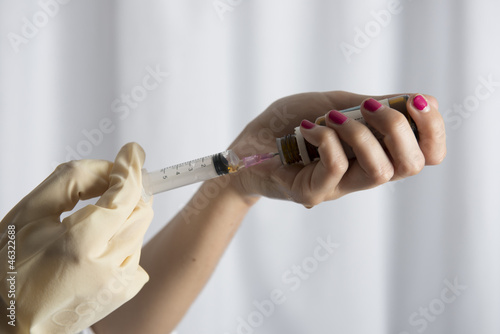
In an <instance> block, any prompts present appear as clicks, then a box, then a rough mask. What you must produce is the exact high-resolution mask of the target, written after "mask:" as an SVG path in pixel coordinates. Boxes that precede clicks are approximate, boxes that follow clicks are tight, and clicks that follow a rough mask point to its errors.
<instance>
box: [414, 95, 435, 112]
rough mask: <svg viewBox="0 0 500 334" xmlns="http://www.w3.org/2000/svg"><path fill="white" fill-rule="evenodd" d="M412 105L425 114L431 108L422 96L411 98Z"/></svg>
mask: <svg viewBox="0 0 500 334" xmlns="http://www.w3.org/2000/svg"><path fill="white" fill-rule="evenodd" d="M413 105H414V106H415V108H417V109H418V110H420V111H422V112H427V111H429V110H431V108H429V104H428V103H427V100H426V99H425V97H423V96H422V95H417V96H415V97H414V98H413Z"/></svg>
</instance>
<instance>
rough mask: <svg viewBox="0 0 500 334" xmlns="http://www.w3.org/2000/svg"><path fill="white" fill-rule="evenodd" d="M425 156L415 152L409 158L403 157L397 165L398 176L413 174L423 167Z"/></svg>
mask: <svg viewBox="0 0 500 334" xmlns="http://www.w3.org/2000/svg"><path fill="white" fill-rule="evenodd" d="M424 166H425V158H424V156H423V154H422V153H417V154H415V156H414V157H413V158H411V159H405V160H403V161H401V162H400V164H399V166H398V168H397V169H398V173H397V174H398V176H403V177H404V176H413V175H416V174H418V173H420V171H421V170H422V169H423V168H424Z"/></svg>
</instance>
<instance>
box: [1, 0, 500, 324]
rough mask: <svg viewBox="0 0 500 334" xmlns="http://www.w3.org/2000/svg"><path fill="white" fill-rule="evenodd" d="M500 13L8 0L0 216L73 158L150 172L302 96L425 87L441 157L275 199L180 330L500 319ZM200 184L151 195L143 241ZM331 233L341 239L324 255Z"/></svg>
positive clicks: (422, 5)
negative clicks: (132, 149)
mask: <svg viewBox="0 0 500 334" xmlns="http://www.w3.org/2000/svg"><path fill="white" fill-rule="evenodd" d="M499 12H500V3H499V2H498V1H493V0H476V1H472V0H453V1H452V0H440V1H433V0H415V1H411V0H400V1H396V0H376V1H367V0H365V1H363V0H357V1H320V0H313V1H304V0H302V1H300V0H286V1H285V0H278V1H264V0H220V1H212V0H210V1H200V0H198V1H180V0H178V1H154V0H142V1H131V0H123V1H97V0H93V1H81V0H72V1H69V2H68V1H62V0H61V3H59V2H55V1H49V0H41V1H40V2H38V1H18V0H1V2H0V145H1V158H0V159H1V161H0V186H1V187H0V216H2V217H3V216H4V215H5V214H6V213H7V212H8V210H9V209H10V208H12V207H13V206H14V205H15V204H16V203H17V202H18V201H19V200H20V199H21V198H22V197H23V196H25V195H26V194H27V193H28V192H29V191H30V190H31V189H33V188H34V187H35V186H36V185H37V184H39V183H40V182H41V181H42V180H43V179H44V178H45V177H46V176H47V175H48V174H49V173H50V172H51V171H52V170H53V169H54V167H55V166H56V165H57V164H59V163H62V162H64V161H67V160H71V159H77V158H92V159H108V160H113V159H114V157H115V155H116V153H117V152H118V150H119V148H120V147H121V146H122V145H123V144H125V143H127V142H129V141H136V142H138V143H140V144H141V145H142V146H143V147H144V149H145V151H146V154H147V158H146V164H145V167H146V168H148V169H149V170H156V169H159V168H161V167H165V166H168V165H171V164H174V163H178V162H182V161H186V160H190V159H193V158H197V157H201V156H204V155H208V154H212V153H215V152H219V151H223V150H224V149H226V147H227V146H228V145H229V144H230V142H231V141H232V140H233V139H234V138H235V137H236V136H237V135H238V133H239V132H240V131H241V130H242V129H243V128H244V126H245V125H246V124H247V123H248V122H249V121H251V120H252V119H253V118H254V117H255V116H257V115H258V114H259V113H261V112H262V111H263V110H264V109H265V108H266V107H267V106H268V105H269V104H270V103H272V102H273V101H274V100H276V99H278V98H281V97H283V96H286V95H290V94H295V93H300V92H307V91H327V90H347V91H352V92H356V93H363V94H374V95H375V94H388V93H398V92H422V93H428V94H432V95H434V96H436V97H437V98H438V100H439V103H440V111H441V112H442V113H443V115H444V117H445V121H446V126H447V135H448V137H447V138H448V156H447V158H446V159H445V161H444V163H443V164H441V165H439V166H436V167H427V168H425V169H424V171H422V172H421V173H420V174H419V175H417V176H414V177H411V178H409V179H406V180H404V181H399V182H395V183H390V184H386V185H383V186H381V187H378V188H377V189H373V190H369V191H364V192H359V193H354V194H351V195H348V196H346V197H343V198H341V199H339V200H336V201H334V202H328V203H323V204H321V205H319V206H317V207H315V208H314V209H312V210H306V209H304V208H303V207H302V206H300V205H297V204H294V203H288V202H284V201H274V200H269V199H263V200H261V201H260V202H259V203H258V204H257V205H256V206H255V207H254V208H253V209H252V210H251V212H250V213H249V215H248V216H247V217H246V219H245V220H244V222H243V224H242V227H241V229H240V230H239V232H238V234H237V235H236V237H235V239H234V240H233V241H232V243H231V245H230V247H229V249H228V250H227V252H226V253H225V255H224V257H223V258H222V260H221V262H220V264H219V266H218V267H217V270H216V272H215V274H214V275H213V276H212V278H211V279H210V281H209V283H208V285H207V286H206V288H205V289H204V290H203V292H202V294H201V295H200V296H199V298H198V299H197V300H196V302H195V303H194V305H193V306H192V308H191V309H190V310H189V312H188V314H187V315H186V316H185V318H184V319H183V321H182V322H181V323H180V325H179V326H178V328H177V329H176V331H175V332H176V333H177V334H204V333H217V334H225V333H228V334H229V333H245V334H248V333H288V334H293V333H297V334H298V333H316V334H320V333H360V334H361V333H372V334H375V333H381V334H382V333H396V334H413V333H454V334H460V333H463V334H469V333H484V334H495V333H500V317H499V315H500V260H499V258H500V209H499V206H500V205H499V204H500V190H499V189H500V187H499V186H500V176H499V175H500V173H499V170H500V155H499V148H498V144H499V143H500V131H499V125H500V43H499V42H498V35H499V33H500V21H498V13H499ZM150 73H156V75H155V76H152V77H153V78H155V80H150V81H148V82H147V84H148V85H147V87H145V84H144V82H143V81H144V78H146V77H147V76H148V75H151V74H150ZM145 88H147V89H145ZM127 96H129V98H128V100H127ZM325 112H326V111H325ZM298 122H300V120H299V121H297V123H298ZM99 133H100V135H99ZM198 186H199V185H192V186H188V187H184V188H182V189H178V190H174V191H171V192H168V193H165V194H161V195H157V196H156V197H155V202H154V210H155V218H154V221H153V223H152V225H151V227H150V229H149V231H148V235H147V239H149V238H150V237H151V236H153V235H154V234H155V233H156V232H157V231H159V230H160V229H161V228H162V227H163V226H164V225H165V224H166V223H167V222H168V221H169V220H170V219H171V218H172V217H173V216H174V214H175V213H176V212H177V211H178V210H179V209H180V208H182V206H183V205H184V204H185V203H186V202H187V201H188V200H189V198H190V197H191V195H192V194H193V193H194V192H195V190H196V189H197V187H198ZM79 207H80V206H79ZM318 240H331V241H332V242H335V243H337V244H338V248H337V249H335V251H334V252H333V253H332V254H330V255H329V257H328V258H327V259H326V260H325V261H323V262H318V261H315V260H313V258H314V249H315V247H317V246H318V245H319V244H320V243H319V241H318ZM158 265H159V266H162V265H165V264H164V263H158ZM295 266H301V268H305V269H307V271H304V270H305V269H304V270H303V271H302V273H299V272H298V271H297V270H296V268H297V267H295ZM294 268H295V269H294ZM277 290H278V291H281V292H282V295H281V298H280V302H281V303H280V304H274V303H273V306H272V307H270V306H269V303H266V302H265V301H266V300H271V297H272V294H273V293H276V291H277ZM273 291H274V292H273Z"/></svg>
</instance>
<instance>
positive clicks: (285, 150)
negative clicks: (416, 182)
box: [276, 95, 418, 165]
mask: <svg viewBox="0 0 500 334" xmlns="http://www.w3.org/2000/svg"><path fill="white" fill-rule="evenodd" d="M408 99H409V95H401V96H396V97H391V98H389V99H383V100H380V101H379V102H380V103H382V104H383V105H386V106H388V107H391V108H393V109H396V110H397V111H399V112H400V113H402V114H403V115H405V117H406V119H407V120H408V122H409V123H410V126H411V128H412V130H413V133H414V134H415V136H416V137H417V140H418V130H417V126H416V124H415V122H414V121H413V119H412V118H411V117H410V115H409V113H408V110H407V109H406V102H407V101H408ZM341 112H342V113H344V114H345V115H346V116H347V117H349V118H352V119H355V120H356V121H359V122H361V123H363V124H365V125H367V126H368V127H369V128H370V130H371V131H372V132H373V133H374V134H375V137H377V139H379V141H380V142H381V143H382V144H383V142H382V135H381V134H380V133H379V132H378V131H377V130H375V129H374V128H372V127H371V126H369V125H368V124H367V123H366V122H365V120H364V118H363V116H362V114H361V109H360V106H357V107H353V108H349V109H345V110H341ZM325 117H326V115H325V116H321V117H319V118H318V119H316V121H315V123H316V124H318V125H326V120H325ZM276 146H277V147H278V152H279V155H280V159H281V163H282V164H283V165H291V164H295V163H302V164H304V165H307V164H309V163H311V162H312V161H315V160H317V159H319V153H318V148H317V147H316V146H314V145H312V144H311V143H309V142H308V141H307V140H305V139H304V137H302V134H301V132H300V126H298V127H296V128H295V132H294V133H293V134H288V135H285V136H283V137H281V138H276ZM342 146H343V148H344V151H345V152H346V155H347V158H348V159H351V158H353V157H354V153H353V151H352V149H351V147H350V146H349V145H347V144H346V143H344V142H342Z"/></svg>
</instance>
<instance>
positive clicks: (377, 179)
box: [368, 162, 394, 185]
mask: <svg viewBox="0 0 500 334" xmlns="http://www.w3.org/2000/svg"><path fill="white" fill-rule="evenodd" d="M368 176H369V178H370V179H371V181H372V183H374V184H376V185H381V184H384V183H386V182H389V181H390V180H391V179H392V177H393V176H394V166H393V165H392V164H391V163H390V162H387V163H385V164H383V165H380V166H379V167H378V168H376V169H373V170H372V171H370V173H369V175H368Z"/></svg>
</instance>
